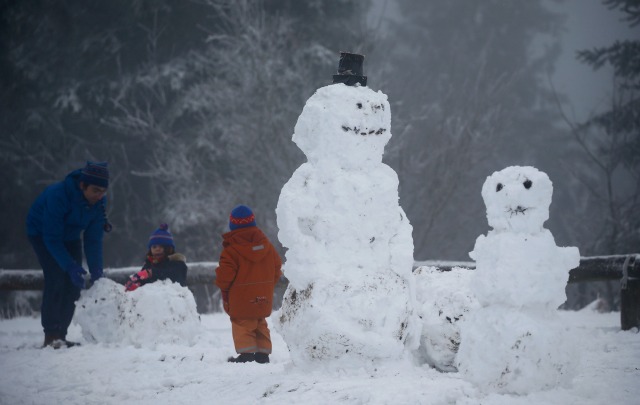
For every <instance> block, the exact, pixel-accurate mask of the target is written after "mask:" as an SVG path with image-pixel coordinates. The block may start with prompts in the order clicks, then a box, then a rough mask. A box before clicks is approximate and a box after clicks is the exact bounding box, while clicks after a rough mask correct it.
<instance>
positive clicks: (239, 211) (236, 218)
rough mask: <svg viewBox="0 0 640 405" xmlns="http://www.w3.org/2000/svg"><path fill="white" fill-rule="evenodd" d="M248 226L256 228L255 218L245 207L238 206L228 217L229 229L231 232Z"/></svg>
mask: <svg viewBox="0 0 640 405" xmlns="http://www.w3.org/2000/svg"><path fill="white" fill-rule="evenodd" d="M249 226H256V216H255V215H253V211H251V208H249V207H247V206H246V205H238V206H237V207H235V208H234V209H233V211H231V215H229V229H231V230H232V231H233V230H236V229H238V228H246V227H249Z"/></svg>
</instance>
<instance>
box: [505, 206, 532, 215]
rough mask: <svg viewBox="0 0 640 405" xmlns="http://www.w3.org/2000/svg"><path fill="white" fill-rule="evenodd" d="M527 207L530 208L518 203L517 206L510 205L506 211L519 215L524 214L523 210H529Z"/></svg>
mask: <svg viewBox="0 0 640 405" xmlns="http://www.w3.org/2000/svg"><path fill="white" fill-rule="evenodd" d="M529 209H530V208H527V207H522V206H520V205H518V206H517V207H515V208H511V207H509V208H507V212H508V213H509V214H510V216H514V215H516V216H517V215H519V214H522V215H524V213H525V211H527V210H529Z"/></svg>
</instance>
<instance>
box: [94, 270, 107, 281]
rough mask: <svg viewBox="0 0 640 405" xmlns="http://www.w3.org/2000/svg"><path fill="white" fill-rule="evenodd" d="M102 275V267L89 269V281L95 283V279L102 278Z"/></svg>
mask: <svg viewBox="0 0 640 405" xmlns="http://www.w3.org/2000/svg"><path fill="white" fill-rule="evenodd" d="M103 275H104V270H102V269H95V270H93V271H91V282H92V283H95V282H96V281H98V279H100V278H102V276H103Z"/></svg>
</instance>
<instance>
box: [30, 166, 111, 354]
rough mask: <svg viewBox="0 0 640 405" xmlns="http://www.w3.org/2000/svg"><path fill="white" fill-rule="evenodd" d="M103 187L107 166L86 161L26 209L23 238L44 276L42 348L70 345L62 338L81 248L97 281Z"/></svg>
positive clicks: (79, 276)
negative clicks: (26, 236) (31, 248)
mask: <svg viewBox="0 0 640 405" xmlns="http://www.w3.org/2000/svg"><path fill="white" fill-rule="evenodd" d="M108 187H109V170H108V167H107V163H106V162H104V163H94V162H87V165H86V166H85V167H84V168H83V169H78V170H74V171H73V172H71V173H69V174H68V175H67V177H66V178H65V180H64V181H62V182H60V183H55V184H52V185H50V186H49V187H47V188H46V189H45V190H44V191H43V192H42V194H40V196H38V198H37V199H36V201H35V202H34V203H33V205H32V206H31V209H30V210H29V214H28V216H27V235H28V236H29V241H30V242H31V245H32V246H33V250H34V251H35V252H36V255H37V256H38V261H39V262H40V266H41V267H42V271H43V272H44V291H43V293H42V308H41V320H42V327H43V329H44V345H43V347H47V346H52V347H53V348H56V349H57V348H59V347H62V346H63V345H65V346H67V347H71V346H74V345H75V344H76V343H73V342H69V341H67V340H66V337H67V328H68V327H69V325H70V324H71V319H72V318H73V313H74V312H75V308H76V304H75V302H76V301H77V300H78V298H79V297H80V290H81V289H82V288H84V284H85V280H84V275H85V274H86V273H87V272H86V271H85V270H84V269H83V268H82V247H83V245H84V254H85V257H86V260H87V265H88V267H89V272H90V273H91V280H92V281H95V280H97V279H99V278H100V277H102V269H103V267H102V239H103V236H104V232H105V231H107V232H108V231H109V230H110V225H109V223H108V221H107V217H106V211H105V204H106V193H107V188H108ZM81 234H82V240H81V239H80V236H81Z"/></svg>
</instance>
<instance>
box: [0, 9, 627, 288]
mask: <svg viewBox="0 0 640 405" xmlns="http://www.w3.org/2000/svg"><path fill="white" fill-rule="evenodd" d="M604 3H605V4H606V5H607V6H608V7H609V8H610V9H611V12H618V13H621V15H623V16H625V17H626V23H627V24H628V25H629V26H632V27H634V26H638V24H639V22H640V6H639V5H638V1H636V0H626V1H625V0H608V1H605V2H604ZM385 9H386V10H387V11H389V10H393V13H391V12H389V13H387V12H385ZM374 11H375V12H374ZM387 14H389V15H390V17H385V16H386V15H387ZM0 18H1V20H0V58H1V59H0V89H1V93H0V103H1V109H0V131H1V133H2V136H1V137H0V186H1V187H2V190H3V191H2V193H1V194H0V199H1V200H0V207H1V208H2V215H1V216H0V229H2V230H3V237H2V238H1V242H0V268H38V264H37V261H36V258H35V255H34V254H33V253H32V251H31V248H30V246H29V244H28V241H27V238H26V235H25V226H24V222H25V217H26V214H27V211H28V209H29V207H30V205H31V203H32V201H33V200H34V199H35V198H36V196H37V195H38V194H39V193H40V192H41V191H42V190H43V189H44V188H45V186H47V185H49V184H51V183H53V182H56V181H60V180H62V179H63V178H64V176H65V175H66V174H67V173H68V172H69V171H71V170H73V169H76V168H80V167H82V166H83V165H84V163H85V161H86V160H97V161H103V160H106V161H108V162H109V165H110V171H111V176H112V180H111V186H110V188H109V197H108V199H109V205H108V215H109V219H110V221H111V222H112V223H113V225H114V230H113V232H112V233H111V234H108V235H106V237H105V265H106V266H107V267H122V266H133V265H138V264H140V263H141V261H142V258H143V256H144V254H145V250H146V242H147V238H148V235H149V233H150V232H151V231H153V230H154V229H156V228H157V226H158V224H159V223H161V222H167V223H169V225H170V227H171V230H172V232H173V234H174V237H175V239H176V243H177V247H178V250H179V251H180V252H183V253H185V254H186V256H187V258H188V259H189V261H191V262H194V261H215V260H217V259H218V256H219V253H220V248H221V234H222V233H223V232H225V231H226V230H227V223H228V215H229V211H230V210H231V209H232V208H233V206H235V205H236V204H247V205H249V206H251V207H252V208H254V210H255V212H256V215H257V221H258V225H259V226H260V227H261V228H263V229H264V230H265V232H266V234H267V235H268V236H269V237H270V238H271V239H272V240H273V241H274V243H275V244H276V245H277V246H278V247H279V249H280V250H281V252H284V250H283V249H282V247H281V246H280V245H279V244H278V242H277V232H278V230H277V225H276V217H275V207H276V205H277V201H278V197H279V194H280V190H281V188H282V186H283V185H284V184H285V183H286V182H287V181H288V180H289V178H290V177H291V175H292V173H293V171H294V170H295V169H296V168H297V167H298V166H299V165H300V164H302V163H303V162H304V161H305V156H304V154H303V153H302V152H301V151H300V150H299V149H298V148H297V147H296V145H295V144H294V143H293V142H292V141H291V136H292V134H293V128H294V126H295V123H296V120H297V118H298V116H299V114H300V112H301V111H302V108H303V106H304V104H305V102H306V100H307V99H308V98H309V97H310V96H311V95H312V94H313V92H314V91H315V90H316V89H317V88H319V87H322V86H325V85H328V84H330V83H331V76H332V74H334V73H335V72H336V70H337V65H338V58H339V51H351V52H356V53H362V54H364V55H366V58H365V63H364V71H365V74H366V75H367V76H368V78H369V87H370V88H372V89H374V90H381V91H382V92H384V93H385V94H387V95H388V96H389V101H390V103H391V113H392V134H393V137H392V139H391V141H390V143H389V145H388V146H387V148H386V152H385V156H384V162H385V163H386V164H388V165H389V166H391V167H392V168H393V169H394V170H395V171H396V172H397V174H398V176H399V179H400V204H401V205H402V207H403V208H404V210H405V211H406V213H407V215H408V217H409V219H410V221H411V223H412V225H413V228H414V230H413V237H414V243H415V254H414V257H415V259H416V260H436V259H438V260H463V261H468V260H470V259H469V257H468V252H469V251H470V250H472V249H473V245H474V242H475V239H476V237H477V236H478V235H480V234H483V233H486V232H487V231H488V229H489V227H488V225H487V222H486V217H485V207H484V203H483V201H482V198H481V195H480V189H481V187H482V184H483V182H484V180H485V179H486V177H487V176H488V175H490V174H491V173H492V172H494V171H496V170H500V169H502V168H504V167H506V166H510V165H533V166H535V167H537V168H539V169H540V170H542V171H544V172H546V173H547V174H548V175H549V177H550V178H551V180H552V181H553V184H554V196H553V203H552V206H551V212H550V219H549V221H548V222H547V224H546V227H547V228H549V229H550V230H551V232H552V233H553V235H554V236H555V239H556V242H557V244H558V245H560V246H578V247H579V249H580V252H581V254H582V255H583V256H593V255H610V254H625V253H635V252H638V251H640V215H639V214H638V213H639V212H640V136H639V128H640V113H639V112H640V101H639V98H638V95H639V92H640V41H638V40H631V41H630V40H626V41H618V42H615V43H612V44H611V46H610V47H607V48H600V49H597V48H592V49H588V50H585V51H584V52H581V53H579V54H578V55H576V57H577V58H579V59H580V60H581V61H582V62H583V63H585V64H587V65H591V66H592V67H593V68H594V69H597V68H599V67H601V66H604V65H611V66H613V68H614V69H613V71H614V73H613V75H614V76H613V77H612V78H611V82H612V88H611V97H610V104H609V105H608V106H605V108H604V109H602V111H599V112H597V113H593V114H591V115H590V116H589V117H588V118H587V119H586V120H583V121H576V120H574V119H572V118H571V114H569V113H568V112H569V111H571V105H570V104H569V102H568V98H567V97H566V95H563V94H560V93H558V92H557V91H555V90H554V88H553V85H552V84H551V81H550V75H551V74H552V72H553V70H554V66H555V65H554V64H555V63H556V61H557V59H558V56H559V55H560V52H561V49H560V46H559V43H560V41H559V38H560V35H561V34H562V32H563V30H564V29H565V21H566V16H564V15H562V14H559V13H558V12H554V11H552V10H551V9H550V8H548V7H546V2H545V1H542V0H517V1H515V0H508V1H507V0H484V1H467V0H448V1H440V0H396V1H388V2H387V1H380V0H377V1H369V0H357V1H356V0H354V1H349V0H324V1H320V0H309V1H299V0H262V1H248V0H153V1H148V0H126V1H125V0H110V1H98V0H65V1H59V0H34V1H6V0H5V1H1V2H0ZM532 254H535V253H534V252H532ZM609 288H611V287H609Z"/></svg>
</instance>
